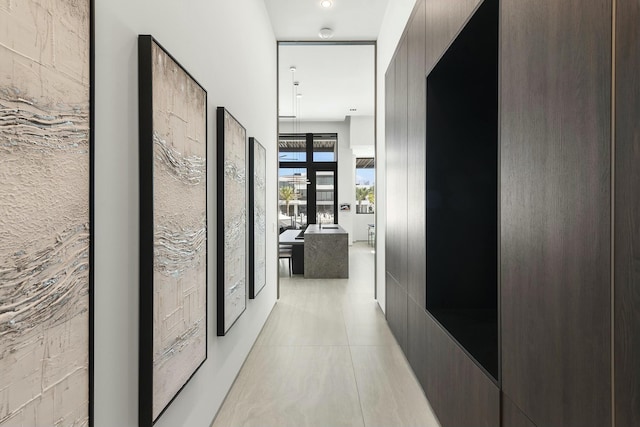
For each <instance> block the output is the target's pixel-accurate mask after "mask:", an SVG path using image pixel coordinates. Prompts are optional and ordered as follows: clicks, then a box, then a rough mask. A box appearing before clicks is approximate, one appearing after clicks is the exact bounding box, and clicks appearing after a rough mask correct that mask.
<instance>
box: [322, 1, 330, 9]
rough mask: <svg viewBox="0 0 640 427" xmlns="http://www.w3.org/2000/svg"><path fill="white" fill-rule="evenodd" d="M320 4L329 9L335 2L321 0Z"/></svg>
mask: <svg viewBox="0 0 640 427" xmlns="http://www.w3.org/2000/svg"><path fill="white" fill-rule="evenodd" d="M320 6H322V7H324V8H325V9H328V8H330V7H331V6H333V2H332V1H331V0H322V1H321V2H320Z"/></svg>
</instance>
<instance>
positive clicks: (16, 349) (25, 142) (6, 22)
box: [0, 0, 94, 427]
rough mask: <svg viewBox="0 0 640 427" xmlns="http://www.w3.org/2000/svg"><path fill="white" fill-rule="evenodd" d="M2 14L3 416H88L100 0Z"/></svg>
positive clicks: (64, 421)
mask: <svg viewBox="0 0 640 427" xmlns="http://www.w3.org/2000/svg"><path fill="white" fill-rule="evenodd" d="M0 22H2V26H1V27H2V31H0V45H1V46H2V47H1V48H0V426H2V427H8V426H16V425H20V426H36V425H38V426H40V425H42V426H44V425H54V424H55V425H67V426H70V425H74V426H88V425H92V422H93V421H92V418H93V417H92V413H93V406H92V405H93V396H92V390H93V347H92V346H93V344H92V343H93V339H92V334H93V270H92V266H93V240H92V224H93V208H92V206H93V110H94V109H93V80H94V79H93V75H94V74H93V71H94V66H93V63H94V61H93V40H94V37H93V2H92V1H89V0H86V1H83V0H78V1H74V2H70V1H66V0H49V1H47V2H42V1H36V0H21V1H17V2H16V1H13V2H3V3H2V5H1V6H0Z"/></svg>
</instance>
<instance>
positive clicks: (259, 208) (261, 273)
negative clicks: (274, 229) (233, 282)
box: [249, 137, 267, 298]
mask: <svg viewBox="0 0 640 427" xmlns="http://www.w3.org/2000/svg"><path fill="white" fill-rule="evenodd" d="M266 181H267V152H266V150H265V148H264V147H263V146H262V144H260V142H258V140H257V139H255V138H253V137H251V138H249V298H255V297H256V295H258V293H259V292H260V291H261V290H262V288H264V285H265V284H266V278H267V264H266V253H267V236H266V228H265V223H266V212H267V188H266Z"/></svg>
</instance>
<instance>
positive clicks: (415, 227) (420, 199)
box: [406, 2, 426, 308]
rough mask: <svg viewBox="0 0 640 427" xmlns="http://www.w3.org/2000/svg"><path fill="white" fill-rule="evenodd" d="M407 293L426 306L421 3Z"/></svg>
mask: <svg viewBox="0 0 640 427" xmlns="http://www.w3.org/2000/svg"><path fill="white" fill-rule="evenodd" d="M407 43H408V45H407V52H408V60H407V64H408V68H407V86H408V87H409V88H411V90H409V91H408V111H407V188H408V190H409V191H408V194H407V196H408V197H407V201H406V204H407V228H408V230H410V231H409V232H408V233H407V291H408V293H409V296H410V297H411V298H413V300H414V301H416V302H417V303H418V304H419V305H420V306H421V307H423V308H424V307H425V303H426V288H425V281H426V263H425V259H426V246H425V244H424V242H425V239H426V219H425V214H426V198H425V195H426V192H425V185H426V176H425V162H426V157H425V156H426V148H425V138H426V134H425V131H426V122H425V118H426V103H425V96H426V84H425V79H424V70H425V44H426V31H425V4H424V3H422V2H420V3H419V5H418V7H417V9H416V10H415V12H414V15H413V18H412V20H411V21H410V23H409V27H408V33H407Z"/></svg>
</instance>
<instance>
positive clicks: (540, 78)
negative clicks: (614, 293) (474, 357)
mask: <svg viewBox="0 0 640 427" xmlns="http://www.w3.org/2000/svg"><path fill="white" fill-rule="evenodd" d="M501 5H502V15H501V16H502V24H501V25H502V27H501V30H502V31H501V32H502V38H501V45H502V52H501V78H502V82H501V110H500V123H501V190H500V191H501V218H502V224H501V232H500V234H501V245H500V246H501V257H502V258H501V273H502V284H501V293H502V295H501V308H502V378H503V381H502V387H503V391H504V392H505V394H506V395H508V396H509V398H510V399H511V400H512V401H513V402H514V403H515V404H516V405H517V406H518V407H519V408H521V409H522V410H523V411H524V412H525V413H526V414H527V416H528V417H529V418H531V420H532V421H533V422H535V423H536V424H537V425H541V426H556V425H557V426H565V427H571V426H575V427H579V426H582V427H586V426H594V427H596V426H606V425H611V403H610V402H611V393H610V390H611V378H610V371H611V358H610V355H611V345H610V344H611V335H610V331H611V320H610V319H611V303H610V295H611V286H610V282H611V279H610V255H611V254H610V237H611V236H610V228H611V222H610V221H611V215H610V212H611V209H610V198H611V192H610V188H611V180H610V172H611V171H610V164H611V157H610V150H611V138H610V115H611V110H610V103H611V91H610V86H611V73H610V70H611V54H610V50H611V49H610V34H611V21H610V17H609V14H608V13H607V12H608V11H610V10H611V2H610V0H593V1H590V2H588V3H585V2H583V1H581V0H567V1H562V2H558V1H556V0H542V1H537V2H535V4H533V3H523V2H521V1H517V0H502V1H501Z"/></svg>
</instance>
